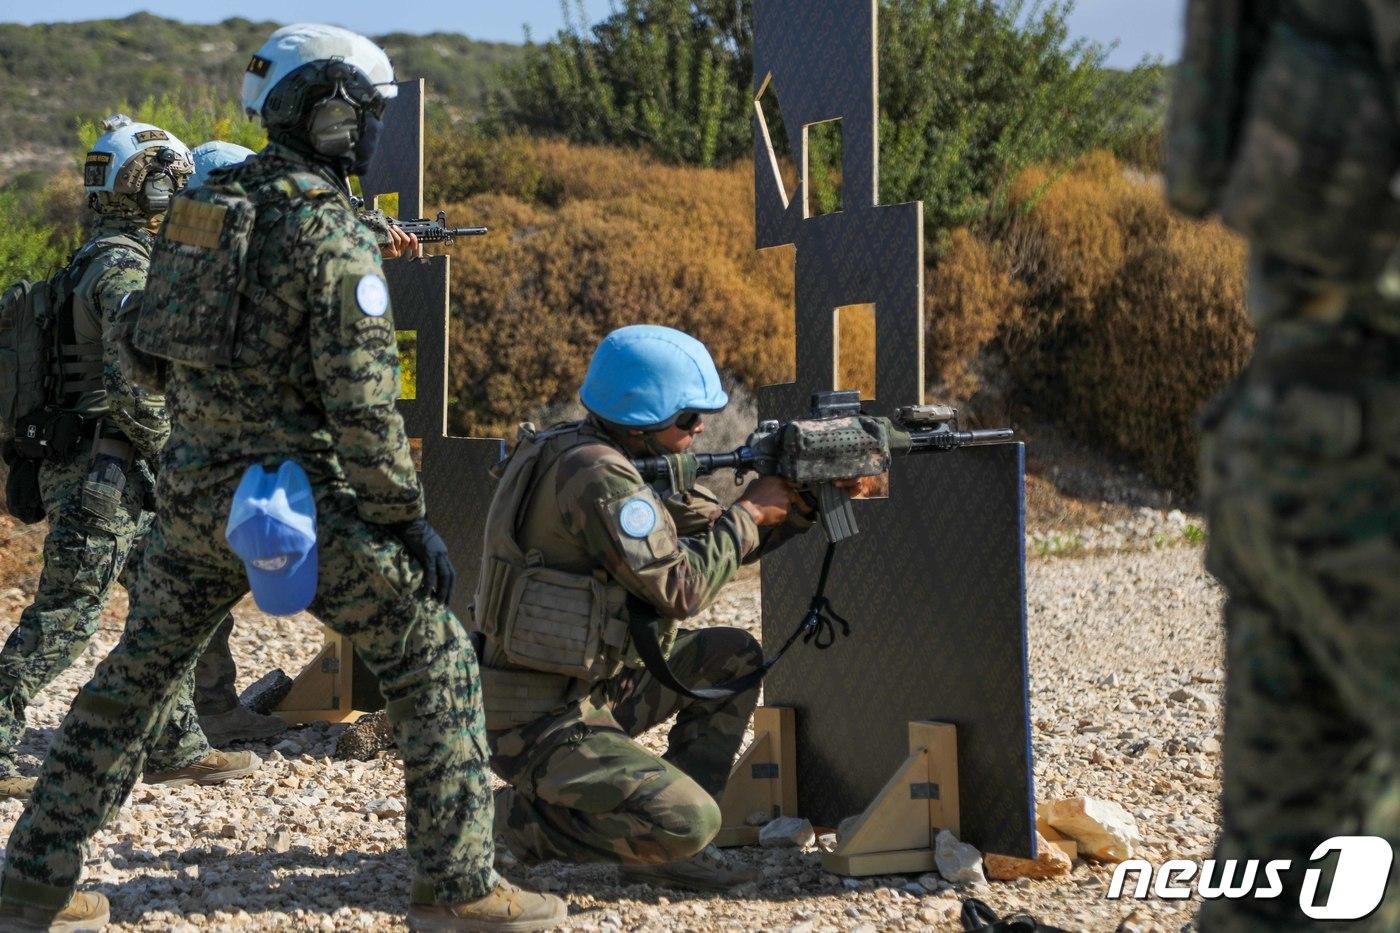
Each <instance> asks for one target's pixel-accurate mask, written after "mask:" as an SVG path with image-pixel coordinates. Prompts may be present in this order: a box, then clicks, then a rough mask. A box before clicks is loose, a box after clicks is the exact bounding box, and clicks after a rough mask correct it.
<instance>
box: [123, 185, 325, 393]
mask: <svg viewBox="0 0 1400 933" xmlns="http://www.w3.org/2000/svg"><path fill="white" fill-rule="evenodd" d="M236 174H237V173H236V172H235V173H233V174H232V175H230V173H228V172H227V170H226V171H224V172H216V173H215V174H214V175H213V176H212V177H211V180H210V181H209V182H207V183H206V184H204V185H203V186H201V187H199V188H198V189H196V190H194V191H187V192H185V193H183V194H181V195H180V197H178V198H176V199H175V201H174V202H173V203H172V204H171V206H170V213H169V214H168V215H167V217H166V220H165V224H164V226H163V227H162V228H161V232H160V236H159V237H158V238H157V239H156V245H155V249H154V250H153V251H152V253H151V267H150V272H149V273H148V275H147V279H146V293H145V295H144V296H143V298H142V301H141V307H140V314H139V317H138V318H137V321H136V324H135V331H134V333H133V335H132V338H131V345H132V346H133V347H134V348H135V349H136V350H138V351H140V352H141V353H144V354H146V355H147V356H148V357H155V358H157V359H163V360H168V361H170V362H173V363H179V364H182V365H185V366H190V367H193V368H196V369H215V368H217V369H227V368H241V367H247V366H259V365H273V364H274V361H275V360H277V359H278V358H279V354H280V353H281V352H282V350H284V349H285V347H286V346H287V345H288V344H289V343H290V340H291V338H290V336H288V335H281V334H276V333H267V332H265V331H263V330H261V329H259V328H257V327H256V326H254V325H253V324H252V323H250V321H251V318H250V312H251V311H253V310H254V309H256V307H257V306H259V305H261V304H262V303H263V302H264V301H268V300H271V301H276V302H281V303H283V304H286V305H291V306H294V307H296V306H299V304H300V303H299V301H298V299H297V298H296V297H295V296H294V295H289V294H286V293H285V290H283V289H279V288H277V287H275V286H268V285H264V284H262V283H260V282H257V281H255V280H254V279H253V278H252V275H251V273H252V270H251V269H249V268H248V265H249V264H248V250H249V246H250V244H251V240H252V237H253V227H254V224H255V223H256V222H257V220H258V217H259V216H260V214H261V213H262V212H263V211H266V210H271V211H279V210H280V211H288V210H292V209H294V208H295V207H296V206H297V204H298V203H300V202H301V201H303V200H316V199H319V198H323V197H329V196H331V195H333V194H334V193H335V192H334V190H333V189H332V188H331V187H330V186H329V185H328V183H327V182H326V180H325V179H323V178H321V177H320V176H319V175H315V174H312V173H309V172H293V173H291V174H289V175H286V176H282V177H280V178H277V179H274V180H272V181H270V182H267V183H265V184H262V185H260V186H250V187H246V188H245V187H244V186H243V185H242V184H240V183H238V181H237V180H236Z"/></svg>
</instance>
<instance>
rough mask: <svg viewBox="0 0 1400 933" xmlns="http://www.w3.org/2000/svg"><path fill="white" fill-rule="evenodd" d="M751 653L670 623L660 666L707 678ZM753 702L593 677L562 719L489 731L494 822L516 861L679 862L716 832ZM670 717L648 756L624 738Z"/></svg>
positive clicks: (729, 637) (638, 675) (748, 667)
mask: <svg viewBox="0 0 1400 933" xmlns="http://www.w3.org/2000/svg"><path fill="white" fill-rule="evenodd" d="M762 660H763V651H762V649H761V648H760V647H759V645H758V642H756V641H755V640H754V638H753V636H751V635H749V634H748V633H747V632H745V631H742V630H741V629H736V628H711V629H702V630H699V631H693V632H687V631H682V632H681V633H680V635H679V636H678V637H677V638H676V642H675V646H674V647H673V648H672V649H671V654H670V662H671V668H672V670H674V671H675V672H676V674H677V675H678V676H679V678H680V680H681V682H682V683H686V684H692V685H695V686H702V687H703V686H711V685H714V684H718V683H722V682H724V681H726V680H729V679H731V678H734V677H738V676H740V675H742V674H746V673H748V672H749V671H752V670H754V669H755V668H756V667H757V666H758V665H759V664H760V663H761V662H762ZM757 703H758V689H757V688H754V689H753V690H750V691H748V692H746V693H743V694H740V695H739V696H737V697H734V698H732V699H729V700H719V701H698V700H690V699H686V698H683V697H681V696H680V695H679V694H677V693H675V692H673V691H671V690H668V689H666V688H665V687H663V686H661V684H660V683H659V682H658V681H657V680H656V678H655V677H653V676H652V675H651V674H650V673H647V672H645V671H642V670H629V671H627V672H626V673H624V674H622V675H621V676H619V677H618V678H615V679H614V680H612V681H609V682H606V683H603V684H599V685H598V687H597V688H596V689H595V690H594V691H593V693H592V694H591V695H590V696H589V697H588V698H585V699H584V700H582V701H580V703H579V704H578V705H577V706H576V707H574V708H573V709H571V710H570V711H569V712H568V713H566V714H564V715H563V717H560V716H553V717H549V718H547V719H545V720H540V721H537V722H534V723H530V724H528V725H526V726H522V727H520V728H518V729H513V730H510V731H507V732H502V733H492V735H491V739H492V748H493V749H494V752H495V755H494V757H493V758H492V759H491V763H492V766H493V767H494V768H495V770H496V772H497V773H498V774H499V775H500V776H501V777H502V778H503V779H504V780H506V781H507V782H508V783H509V784H510V785H511V787H510V788H509V789H508V790H507V791H506V793H505V794H504V796H503V797H502V799H501V800H500V801H498V806H501V807H503V808H505V812H503V813H501V814H500V815H499V817H498V819H497V822H496V828H497V832H498V833H500V834H501V835H502V836H503V838H504V839H505V841H506V842H507V844H508V845H509V846H510V849H511V851H512V852H513V853H514V854H516V855H518V856H520V857H522V858H526V859H531V860H537V859H567V860H570V861H575V862H613V863H618V862H620V863H624V864H629V863H630V864H660V863H665V862H674V861H679V860H681V859H686V858H689V857H690V856H692V855H694V854H696V853H697V852H699V851H700V850H701V849H703V848H704V847H705V846H707V845H708V844H709V843H710V840H711V839H713V838H714V837H715V834H716V833H718V832H719V828H720V813H719V805H718V804H717V803H716V802H715V800H716V799H717V798H718V797H720V796H721V795H722V794H723V793H724V785H725V783H726V782H727V781H728V780H729V771H730V769H731V768H732V767H733V765H734V756H735V755H736V754H737V753H738V751H739V745H740V743H742V742H743V740H744V731H745V730H746V729H747V728H748V724H749V719H750V718H751V717H752V716H753V711H754V707H755V706H756V705H757ZM672 716H675V717H676V721H675V724H674V725H672V726H671V731H670V735H669V740H668V747H667V751H666V754H665V755H664V756H657V755H655V754H653V753H651V752H650V751H648V750H647V749H646V748H644V747H643V746H642V745H641V744H640V743H638V742H636V741H634V739H635V737H636V736H638V735H641V734H642V733H643V732H646V731H647V730H648V729H651V728H653V727H655V726H657V725H660V724H661V723H663V722H665V721H666V720H668V719H670V718H671V717H672Z"/></svg>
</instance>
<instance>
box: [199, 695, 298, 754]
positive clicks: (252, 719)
mask: <svg viewBox="0 0 1400 933" xmlns="http://www.w3.org/2000/svg"><path fill="white" fill-rule="evenodd" d="M199 728H200V729H202V730H204V737H205V738H207V739H208V740H209V744H210V745H213V746H214V747H215V748H223V747H224V746H225V745H231V744H233V743H234V742H256V741H258V740H259V739H270V738H272V737H273V736H274V735H278V734H279V733H282V732H286V731H287V724H286V723H285V722H283V721H282V720H281V719H278V718H277V717H276V716H264V715H263V714H262V713H255V712H253V711H252V710H250V709H249V708H248V707H246V706H244V705H243V704H242V703H239V704H238V705H237V706H235V707H234V708H233V709H231V710H229V711H228V712H226V713H217V714H215V715H213V716H200V717H199Z"/></svg>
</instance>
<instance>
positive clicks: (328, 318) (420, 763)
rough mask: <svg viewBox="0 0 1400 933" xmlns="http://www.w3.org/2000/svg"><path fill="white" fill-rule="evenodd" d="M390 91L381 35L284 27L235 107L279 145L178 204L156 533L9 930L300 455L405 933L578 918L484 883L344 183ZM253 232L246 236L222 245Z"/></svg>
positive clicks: (95, 806) (108, 811)
mask: <svg viewBox="0 0 1400 933" xmlns="http://www.w3.org/2000/svg"><path fill="white" fill-rule="evenodd" d="M395 92H396V86H395V85H394V84H393V70H392V67H391V66H390V64H389V60H388V58H387V57H386V56H385V55H384V53H383V51H382V50H380V49H379V48H378V47H377V46H375V45H374V44H373V43H371V42H370V41H369V40H367V39H365V38H363V37H361V36H358V35H356V34H354V33H350V32H347V31H346V30H343V29H339V28H337V27H331V26H316V25H305V24H303V25H297V26H289V27H286V28H284V29H281V30H278V31H277V32H276V33H274V34H273V36H272V38H271V39H269V40H268V42H267V43H266V44H265V45H264V46H263V47H262V48H261V49H260V50H259V51H258V53H257V54H256V55H255V56H254V57H253V59H252V62H251V64H250V65H249V71H248V75H247V76H246V77H245V80H244V93H243V100H244V105H245V107H247V108H248V110H249V111H250V112H252V113H259V114H261V116H262V118H263V122H264V124H265V125H266V126H267V128H268V135H269V138H270V140H271V142H270V143H269V145H268V147H267V148H266V149H265V150H264V151H263V152H262V153H260V154H259V155H257V156H255V157H254V158H252V159H249V160H248V161H246V162H244V163H242V164H241V165H238V166H234V167H230V168H227V169H223V170H220V171H217V172H215V173H214V174H213V175H212V176H211V178H210V181H209V182H208V183H207V184H206V185H205V186H204V187H203V188H202V189H201V190H199V191H197V192H195V193H193V194H191V195H185V196H182V197H181V198H178V199H177V200H176V202H175V205H174V207H173V208H172V211H171V214H170V218H169V220H168V221H167V223H166V225H165V226H164V228H163V230H162V237H161V239H160V241H159V242H158V243H157V247H156V254H155V259H154V262H153V264H152V269H151V275H150V277H149V281H148V286H147V292H146V299H145V301H144V303H143V306H142V311H141V319H140V323H139V324H138V326H137V330H136V338H135V340H134V344H135V346H136V347H137V348H138V349H141V350H144V351H146V352H148V353H151V354H153V355H154V356H155V357H157V358H159V359H163V360H165V361H166V364H167V366H168V369H167V372H166V376H165V378H166V388H167V395H166V398H167V403H168V405H169V408H170V414H171V421H172V433H171V438H170V441H169V443H168V444H167V446H166V448H165V450H164V452H163V459H162V469H161V474H160V478H159V492H158V496H157V502H158V505H157V513H156V520H155V527H154V529H153V530H152V533H151V541H150V544H149V550H148V553H147V556H146V561H145V564H144V566H143V571H142V573H141V574H140V576H139V578H138V580H137V581H136V589H135V591H134V592H133V594H132V610H131V615H130V617H129V619H128V621H127V626H126V630H125V632H124V634H123V637H122V641H121V643H120V644H119V645H118V646H117V648H116V649H115V650H114V651H113V652H112V654H111V655H109V656H108V657H107V659H106V660H105V661H103V662H102V664H101V665H99V667H98V669H97V672H96V674H95V675H94V676H93V679H92V680H91V681H90V682H89V683H88V684H87V685H86V686H85V687H84V688H83V689H82V691H81V692H80V693H79V696H78V699H77V700H76V701H75V703H74V705H73V709H72V710H71V711H70V712H69V714H68V717H67V718H66V719H65V721H64V723H63V727H62V729H61V730H60V732H59V734H58V736H57V737H56V738H55V740H54V743H53V748H52V750H51V751H50V753H49V756H48V758H47V759H46V760H45V762H44V769H43V772H42V775H41V777H40V780H39V783H38V785H37V786H36V788H35V790H34V793H33V796H32V798H31V800H30V803H29V806H28V807H27V808H26V810H25V813H24V814H23V816H21V817H20V820H19V822H18V823H17V824H16V826H15V828H14V831H13V832H12V833H11V835H10V838H9V844H8V847H7V851H6V858H5V866H4V876H3V881H0V926H3V927H4V928H5V929H12V928H14V927H15V926H21V925H24V924H28V925H29V928H37V929H55V928H61V926H60V921H62V920H63V918H62V917H61V916H58V915H57V912H59V911H60V910H61V909H62V908H63V907H64V904H65V903H70V907H69V908H68V909H69V910H70V911H73V910H74V909H75V907H74V905H72V902H70V894H71V892H72V891H73V888H74V885H75V884H76V882H77V880H78V876H79V874H80V871H81V868H82V863H83V848H84V843H85V841H86V840H87V839H88V838H89V837H90V836H91V835H92V834H93V833H95V832H96V831H97V830H98V829H99V828H100V827H101V826H102V825H103V823H104V822H105V821H106V820H108V819H109V818H110V817H111V816H112V814H113V813H114V812H115V811H116V810H117V808H118V807H119V806H120V805H121V802H122V801H123V800H124V799H125V797H126V795H127V793H128V792H129V791H130V789H131V787H132V783H133V781H134V776H135V774H136V772H137V771H138V770H139V768H140V764H141V759H142V757H143V749H144V747H145V744H146V741H147V738H148V737H149V736H150V735H151V734H152V733H153V732H154V730H156V729H157V728H159V726H160V725H161V723H162V722H164V720H165V719H166V718H167V717H168V716H169V715H170V712H171V710H172V707H173V704H174V701H175V699H176V696H177V693H178V692H179V684H181V683H182V682H183V680H184V678H185V677H186V676H187V675H188V674H189V672H190V671H191V670H192V669H193V667H194V664H195V659H196V657H197V656H198V654H199V649H200V647H201V646H202V645H203V643H204V642H205V641H206V640H207V639H208V638H209V637H210V635H211V634H212V633H213V631H214V630H215V628H216V627H217V626H218V625H219V623H220V621H221V620H222V619H223V618H224V616H225V614H226V613H227V612H228V609H229V607H231V606H232V605H234V603H236V602H237V601H238V600H239V599H241V598H242V597H243V595H244V594H245V593H246V592H247V591H248V579H247V576H246V574H245V571H244V567H243V564H242V562H241V561H240V560H239V558H238V557H237V556H236V555H235V554H234V552H233V551H232V550H231V549H230V547H229V546H228V545H227V544H226V542H225V539H224V531H225V523H226V522H227V520H228V518H229V510H230V505H231V502H232V499H233V495H234V492H235V490H236V488H237V486H238V485H239V481H240V477H241V476H242V475H243V474H244V472H245V471H246V470H247V469H248V468H249V467H250V466H252V465H259V464H260V465H263V466H265V467H270V468H272V469H273V470H276V469H277V467H278V465H279V464H281V463H283V462H284V461H288V460H291V461H294V462H295V463H297V464H299V465H300V466H301V468H302V469H304V470H305V473H306V474H307V475H308V476H309V479H310V483H311V487H312V489H313V490H314V493H315V512H316V527H317V538H318V542H319V543H318V552H319V555H318V556H319V587H318V589H317V591H316V595H315V598H314V600H313V601H312V603H311V605H310V611H311V612H312V614H314V615H315V616H316V617H317V618H319V619H320V620H322V621H323V622H324V623H325V624H327V625H329V626H330V627H332V628H333V629H335V630H336V631H338V632H340V633H342V634H344V635H347V636H349V637H350V638H351V639H352V640H353V642H354V645H355V648H356V650H357V652H358V653H359V655H360V656H361V657H362V658H363V659H364V660H365V662H366V663H367V664H368V665H369V666H370V668H371V669H372V670H373V671H374V672H375V674H376V675H377V676H378V678H379V683H380V687H381V689H382V690H383V693H384V695H385V698H386V699H387V701H388V711H389V716H390V718H391V719H392V720H393V722H394V728H395V733H396V736H397V740H398V746H399V749H400V750H401V752H402V756H403V765H404V778H405V783H406V785H407V794H406V797H407V805H408V813H407V826H406V832H407V837H408V851H409V855H410V857H411V859H412V860H413V863H414V865H415V867H416V869H417V880H416V883H415V885H414V892H413V904H412V907H411V908H410V913H409V918H408V919H409V925H410V927H412V928H415V929H436V930H450V929H474V930H489V929H497V928H501V929H511V930H535V929H544V928H546V927H548V926H552V925H554V924H555V923H557V922H558V921H560V920H562V919H563V917H564V916H565V913H566V910H565V907H564V904H563V902H562V901H561V900H560V899H558V898H556V897H553V896H550V895H538V894H533V893H530V892H526V891H522V890H520V889H518V888H515V887H514V886H512V885H510V884H508V883H506V882H504V881H503V880H501V879H500V878H499V877H498V876H497V875H496V873H495V871H494V869H493V865H492V862H493V854H494V852H493V841H492V837H491V823H492V800H491V794H490V786H489V777H488V774H487V746H486V740H485V735H484V730H483V723H482V713H481V698H480V688H479V684H478V677H477V663H476V656H475V654H474V652H473V650H472V647H471V643H470V641H469V639H468V636H467V633H466V632H465V631H464V630H463V628H462V626H461V624H460V623H459V622H458V621H457V619H456V617H455V616H454V615H453V614H452V612H451V611H450V610H449V609H447V608H446V606H445V605H444V603H445V601H446V598H447V597H448V595H449V594H450V591H451V586H452V570H451V564H450V562H449V561H448V559H447V552H446V548H445V546H443V544H442V540H441V538H439V537H438V536H437V534H436V533H435V532H433V530H432V528H431V527H430V526H429V525H428V523H427V522H426V521H425V520H424V518H423V515H424V506H423V494H422V490H421V487H420V485H419V482H418V478H417V476H416V474H415V473H414V470H413V464H412V459H411V457H410V453H409V447H408V440H407V438H406V436H405V433H404V427H403V421H402V419H401V418H400V416H399V414H398V412H397V410H396V408H395V401H396V399H397V396H398V391H399V365H398V351H397V345H396V342H395V334H394V324H393V316H392V313H391V311H390V307H389V298H388V289H387V286H386V283H385V281H384V279H383V277H382V274H381V265H380V256H379V252H378V249H377V248H376V245H375V241H374V239H373V238H372V236H371V235H370V233H369V231H368V230H367V229H366V228H365V227H364V226H363V225H362V224H361V223H360V222H359V221H358V220H357V219H356V217H355V214H354V211H353V210H352V208H351V205H350V200H349V191H348V186H347V184H346V182H345V178H344V175H345V174H346V173H347V172H355V173H359V172H361V171H363V168H364V166H365V164H366V163H367V161H368V158H369V156H370V154H371V153H372V151H373V143H374V141H375V140H376V139H377V136H378V129H379V126H380V122H379V121H380V117H381V115H382V113H383V109H384V107H385V105H386V104H387V103H388V99H389V98H391V97H392V96H393V95H394V93H395ZM230 205H232V206H233V207H230ZM234 207H236V208H237V209H236V210H235V209H234ZM221 210H222V211H223V212H222V213H221ZM230 217H231V218H233V220H229V219H228V218H230ZM211 218H212V220H211ZM238 218H250V222H251V228H241V232H240V230H239V229H234V228H232V227H229V228H224V235H223V236H213V237H212V238H211V236H210V232H211V230H212V231H213V232H215V233H217V232H218V231H219V229H220V226H219V225H220V224H221V223H224V222H229V223H232V222H234V221H237V219H238ZM240 222H241V221H240ZM244 246H246V250H247V252H246V257H241V256H239V255H238V252H239V251H241V250H242V248H243V247H244ZM181 263H186V265H181ZM229 269H233V270H238V271H239V274H240V275H241V278H235V279H234V280H230V279H228V278H226V277H224V276H225V274H226V270H229ZM182 272H183V273H187V275H182V274H181V273H182ZM239 293H241V294H242V295H244V296H246V299H245V300H242V301H239V300H238V299H237V298H236V297H235V295H236V294H239ZM230 314H233V315H236V319H237V326H236V327H228V326H227V323H228V315H230ZM87 897H88V898H92V897H98V898H100V895H87ZM70 916H71V914H70ZM88 928H89V927H83V929H88Z"/></svg>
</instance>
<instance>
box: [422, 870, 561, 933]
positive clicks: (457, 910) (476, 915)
mask: <svg viewBox="0 0 1400 933" xmlns="http://www.w3.org/2000/svg"><path fill="white" fill-rule="evenodd" d="M568 916H569V908H568V906H567V905H566V904H565V903H564V901H563V900H562V899H561V898H558V897H555V896H554V895H553V894H538V893H536V892H534V891H526V890H524V889H523V888H517V887H516V886H515V885H513V884H511V883H510V882H509V881H507V880H505V879H504V878H502V879H501V880H500V881H498V882H497V883H496V888H495V890H493V891H492V892H491V893H490V894H488V895H486V896H485V897H483V898H480V899H478V900H475V901H463V902H462V903H460V904H412V905H410V906H409V908H408V928H409V929H410V930H507V931H512V933H514V931H523V930H548V929H549V928H550V927H554V926H558V925H559V924H561V923H563V922H564V920H565V919H566V918H567V917H568Z"/></svg>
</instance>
